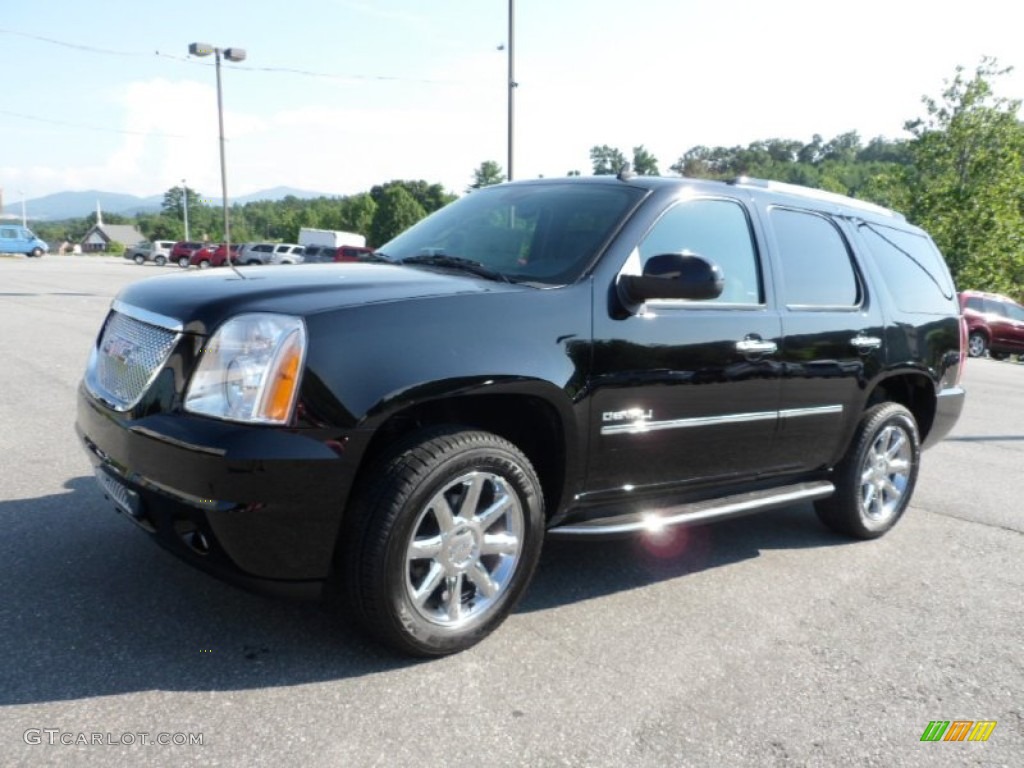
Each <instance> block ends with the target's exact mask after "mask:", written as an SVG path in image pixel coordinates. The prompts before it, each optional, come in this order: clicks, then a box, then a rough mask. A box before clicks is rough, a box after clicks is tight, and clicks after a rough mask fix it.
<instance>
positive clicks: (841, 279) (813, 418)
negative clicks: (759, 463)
mask: <svg viewBox="0 0 1024 768" xmlns="http://www.w3.org/2000/svg"><path fill="white" fill-rule="evenodd" d="M764 213H765V216H766V219H767V221H768V230H769V236H770V238H771V242H772V254H773V257H774V258H773V259H772V264H773V267H774V269H775V280H776V283H777V286H778V296H779V304H780V309H781V318H782V333H783V341H782V350H781V353H780V358H781V362H782V366H783V375H782V381H781V397H780V408H779V428H778V433H777V436H776V440H775V443H774V445H773V448H772V453H773V454H774V456H775V458H776V460H777V461H778V462H779V464H780V468H782V469H783V470H784V471H787V472H793V471H805V470H813V469H817V468H820V467H821V466H823V464H824V463H825V462H830V463H831V462H834V461H835V460H837V459H838V458H839V456H840V455H841V454H842V448H843V446H844V445H845V444H846V438H847V435H848V433H849V430H850V429H851V428H852V426H853V424H854V423H855V422H856V420H857V419H858V418H859V415H860V413H861V410H862V408H863V404H864V401H865V398H866V385H867V382H868V381H870V380H871V379H873V378H874V377H875V376H876V375H877V374H878V372H879V371H880V370H881V368H882V361H883V359H884V357H883V353H884V350H883V343H884V338H885V335H884V318H883V316H882V310H881V301H880V300H879V298H878V297H875V296H873V295H872V294H871V293H870V291H869V290H868V283H867V281H866V280H865V278H864V275H863V273H862V272H861V268H860V267H859V265H858V264H857V262H856V260H855V258H854V253H853V250H852V248H851V246H850V242H849V240H848V237H847V235H846V234H845V233H844V230H843V225H842V223H841V222H840V221H839V220H837V219H834V218H832V217H830V216H828V215H825V214H823V213H820V212H817V211H813V210H805V209H800V208H795V207H785V206H775V205H772V206H768V207H767V208H766V210H765V211H764Z"/></svg>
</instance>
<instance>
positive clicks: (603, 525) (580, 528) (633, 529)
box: [547, 480, 835, 538]
mask: <svg viewBox="0 0 1024 768" xmlns="http://www.w3.org/2000/svg"><path fill="white" fill-rule="evenodd" d="M834 492H835V486H834V485H833V484H832V483H831V482H829V481H828V480H818V481H816V482H811V483H796V484H795V485H786V486H782V487H781V488H770V489H768V490H764V491H753V492H751V493H741V494H737V495H735V496H724V497H722V498H718V499H708V500H707V501H695V502H691V503H689V504H679V505H677V506H672V507H667V508H664V509H655V510H651V511H647V512H633V513H630V514H626V515H616V516H615V517H602V518H597V519H594V520H587V521H586V522H582V523H570V524H569V525H562V526H558V527H555V528H551V529H550V530H548V532H547V535H548V536H554V537H558V538H562V537H565V538H568V537H576V536H594V537H597V536H623V535H627V534H631V533H639V532H646V533H657V532H658V531H660V530H662V529H664V528H669V527H672V526H677V525H681V526H686V525H700V524H703V523H710V522H712V521H715V520H725V519H727V518H730V517H740V516H741V515H749V514H751V513H753V512H761V511H762V510H765V509H774V508H776V507H785V506H789V505H790V504H797V503H799V502H801V501H814V500H815V499H824V498H826V497H828V496H831V495H832V494H833V493H834Z"/></svg>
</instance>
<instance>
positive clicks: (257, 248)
mask: <svg viewBox="0 0 1024 768" xmlns="http://www.w3.org/2000/svg"><path fill="white" fill-rule="evenodd" d="M274 245H275V244H274V243H242V245H241V247H240V248H239V249H238V263H239V264H249V265H255V264H269V263H270V257H271V256H273V255H274Z"/></svg>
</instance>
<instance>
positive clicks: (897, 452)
mask: <svg viewBox="0 0 1024 768" xmlns="http://www.w3.org/2000/svg"><path fill="white" fill-rule="evenodd" d="M911 457H912V446H911V443H910V436H909V435H908V434H907V433H906V432H905V431H903V429H902V428H901V427H899V426H897V425H889V426H887V427H886V428H885V429H883V430H882V431H881V432H879V433H878V435H877V436H876V437H875V440H874V442H872V444H871V447H870V448H869V449H868V451H867V453H866V454H865V456H864V464H863V467H862V470H861V475H860V504H861V511H862V512H863V514H864V515H865V516H866V517H868V518H870V519H871V520H873V521H876V522H880V521H882V520H886V519H888V518H889V517H891V516H892V515H893V514H894V513H895V512H896V511H897V510H898V509H899V508H900V506H901V503H902V500H903V494H904V493H905V492H906V490H907V485H908V483H909V481H910V470H911Z"/></svg>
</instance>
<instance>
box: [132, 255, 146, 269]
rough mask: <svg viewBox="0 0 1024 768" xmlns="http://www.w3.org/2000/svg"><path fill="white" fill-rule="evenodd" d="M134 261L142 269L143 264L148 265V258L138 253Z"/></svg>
mask: <svg viewBox="0 0 1024 768" xmlns="http://www.w3.org/2000/svg"><path fill="white" fill-rule="evenodd" d="M134 261H135V263H136V264H138V265H139V266H140V267H141V266H142V265H143V264H145V263H146V257H145V256H143V255H142V254H141V253H136V254H135V258H134Z"/></svg>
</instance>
